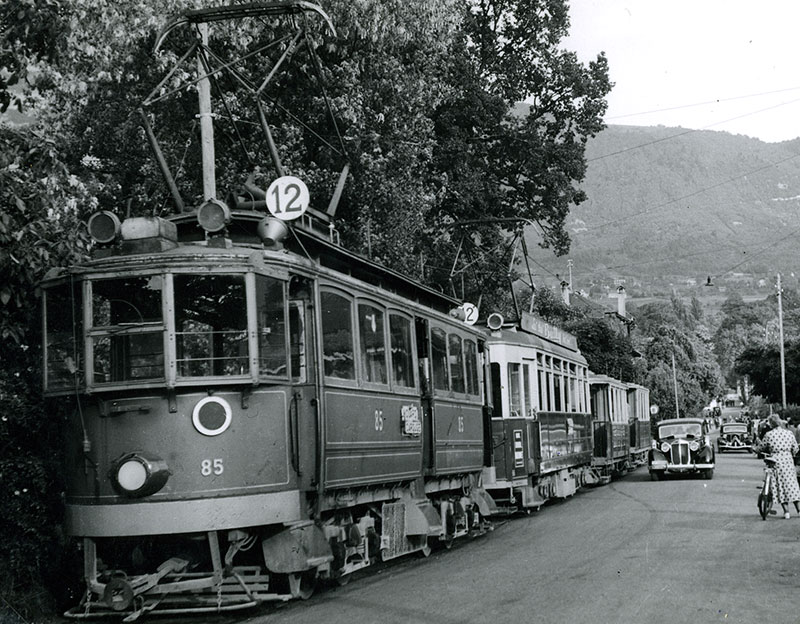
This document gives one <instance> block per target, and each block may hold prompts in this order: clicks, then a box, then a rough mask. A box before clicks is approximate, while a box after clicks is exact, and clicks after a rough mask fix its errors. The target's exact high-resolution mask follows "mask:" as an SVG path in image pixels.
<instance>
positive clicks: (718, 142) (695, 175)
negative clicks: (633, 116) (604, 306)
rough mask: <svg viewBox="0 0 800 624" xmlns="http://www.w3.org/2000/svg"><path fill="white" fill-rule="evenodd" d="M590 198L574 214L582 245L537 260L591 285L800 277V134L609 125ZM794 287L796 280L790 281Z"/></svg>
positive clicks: (575, 239) (592, 148) (572, 223)
mask: <svg viewBox="0 0 800 624" xmlns="http://www.w3.org/2000/svg"><path fill="white" fill-rule="evenodd" d="M587 161H588V163H589V165H588V172H587V176H586V180H585V181H584V183H583V184H582V187H583V189H584V190H585V192H586V193H587V195H588V200H587V201H586V202H584V203H583V204H581V205H580V206H576V207H574V208H573V210H572V211H571V213H570V216H569V218H568V231H569V233H570V236H571V238H572V247H571V251H570V253H569V255H568V256H566V257H563V258H555V257H554V256H553V254H552V252H551V251H549V250H542V249H539V248H537V247H536V245H537V244H538V242H539V239H538V236H536V234H535V233H533V232H529V233H528V242H529V249H530V250H531V256H532V257H533V258H534V259H535V261H536V262H537V263H538V264H540V268H542V269H544V271H543V272H541V276H542V278H543V279H544V281H552V277H553V276H552V274H553V273H559V274H560V275H561V276H564V277H566V276H567V258H569V259H571V260H572V261H573V263H574V268H573V284H574V285H575V286H576V288H585V289H587V290H588V288H589V287H590V286H591V285H593V284H597V283H600V282H606V283H607V282H609V281H611V282H612V283H613V279H615V278H624V279H626V282H627V283H657V282H669V283H678V284H686V283H688V282H689V281H691V280H695V281H696V282H697V283H699V282H700V281H701V280H702V282H705V281H706V278H707V276H709V275H710V276H714V278H715V282H716V280H723V279H727V280H731V279H733V280H739V281H742V280H745V281H749V283H750V285H751V286H752V285H757V282H758V280H759V278H767V277H769V276H772V277H773V278H774V274H775V273H776V272H781V273H783V274H785V275H786V276H787V278H789V279H790V280H791V277H790V275H791V273H792V272H796V273H797V274H798V275H800V246H798V245H797V243H796V241H797V239H798V237H800V214H799V213H798V209H800V140H794V141H787V142H783V143H764V142H762V141H760V140H758V139H753V138H750V137H746V136H741V135H732V134H729V133H727V132H715V131H692V130H685V129H682V128H666V127H663V126H658V127H638V126H609V127H608V128H607V129H606V130H605V131H604V132H602V133H601V134H599V135H598V136H597V137H595V138H594V139H591V140H590V141H589V143H588V144H587ZM787 285H788V284H787Z"/></svg>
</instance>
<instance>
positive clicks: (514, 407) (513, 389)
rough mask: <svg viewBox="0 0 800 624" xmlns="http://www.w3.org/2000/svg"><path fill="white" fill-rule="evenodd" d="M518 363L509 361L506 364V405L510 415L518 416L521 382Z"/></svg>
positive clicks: (520, 400) (520, 401) (520, 403)
mask: <svg viewBox="0 0 800 624" xmlns="http://www.w3.org/2000/svg"><path fill="white" fill-rule="evenodd" d="M519 374H520V373H519V364H517V363H516V362H510V363H509V364H508V405H509V410H510V412H511V413H510V414H509V415H510V416H511V417H513V418H518V417H519V415H520V413H519V410H520V407H521V406H522V396H521V387H522V386H521V384H520V378H519Z"/></svg>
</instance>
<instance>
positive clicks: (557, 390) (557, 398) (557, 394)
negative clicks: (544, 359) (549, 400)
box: [553, 360, 563, 412]
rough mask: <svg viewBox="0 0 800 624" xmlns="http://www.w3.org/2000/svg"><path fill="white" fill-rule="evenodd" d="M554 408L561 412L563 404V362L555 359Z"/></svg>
mask: <svg viewBox="0 0 800 624" xmlns="http://www.w3.org/2000/svg"><path fill="white" fill-rule="evenodd" d="M553 368H554V369H555V370H554V372H553V410H555V411H556V412H560V411H561V410H562V404H561V385H562V381H563V378H562V377H561V363H560V361H559V360H553Z"/></svg>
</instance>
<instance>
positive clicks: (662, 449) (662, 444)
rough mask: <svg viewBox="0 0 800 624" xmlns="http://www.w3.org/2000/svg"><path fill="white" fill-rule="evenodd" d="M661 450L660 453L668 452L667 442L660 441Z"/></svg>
mask: <svg viewBox="0 0 800 624" xmlns="http://www.w3.org/2000/svg"><path fill="white" fill-rule="evenodd" d="M661 452H662V453H669V442H662V443H661Z"/></svg>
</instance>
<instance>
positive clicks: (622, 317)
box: [561, 282, 635, 336]
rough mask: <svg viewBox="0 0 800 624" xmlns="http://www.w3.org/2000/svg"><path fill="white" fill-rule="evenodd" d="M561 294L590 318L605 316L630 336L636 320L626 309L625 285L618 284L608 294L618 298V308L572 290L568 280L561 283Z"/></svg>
mask: <svg viewBox="0 0 800 624" xmlns="http://www.w3.org/2000/svg"><path fill="white" fill-rule="evenodd" d="M561 295H562V298H563V300H564V303H566V304H567V305H569V306H572V307H573V308H575V309H576V310H580V311H582V312H584V313H585V314H586V315H587V316H588V317H590V318H604V319H606V320H607V321H608V322H609V323H610V324H611V326H612V327H613V328H614V329H616V330H617V331H618V332H620V333H622V334H624V335H626V336H630V333H631V331H632V330H633V327H634V325H635V322H634V319H633V317H632V316H630V315H629V314H628V312H627V310H626V300H627V294H626V292H625V287H624V286H622V285H620V286H618V287H617V290H616V292H615V293H613V294H610V295H608V297H609V298H614V299H616V300H617V306H616V310H613V309H609V307H608V306H606V305H603V304H602V303H601V302H599V301H596V300H593V299H590V298H589V297H586V296H584V295H582V294H579V293H573V292H571V291H570V289H569V284H567V283H566V282H562V283H561Z"/></svg>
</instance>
